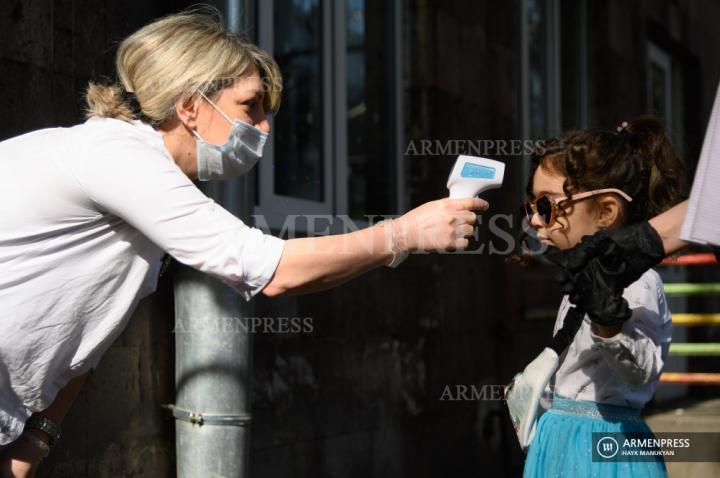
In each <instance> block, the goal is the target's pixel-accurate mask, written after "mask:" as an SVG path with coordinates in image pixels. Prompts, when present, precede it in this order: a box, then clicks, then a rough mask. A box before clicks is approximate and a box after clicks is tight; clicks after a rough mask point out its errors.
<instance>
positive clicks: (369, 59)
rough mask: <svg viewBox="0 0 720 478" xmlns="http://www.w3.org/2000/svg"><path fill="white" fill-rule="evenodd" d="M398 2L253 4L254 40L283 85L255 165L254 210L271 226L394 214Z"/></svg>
mask: <svg viewBox="0 0 720 478" xmlns="http://www.w3.org/2000/svg"><path fill="white" fill-rule="evenodd" d="M400 3H401V2H400V0H393V1H389V2H388V1H381V0H345V1H331V0H262V1H259V2H258V4H257V7H258V26H259V43H260V46H261V47H263V48H265V49H266V50H268V51H269V52H271V53H272V54H273V56H274V57H275V59H276V60H277V62H278V64H279V65H280V69H281V70H282V73H283V81H284V90H283V95H282V105H281V108H280V111H279V112H278V113H277V114H276V115H274V117H272V118H270V123H271V128H272V133H271V135H270V139H269V141H268V144H267V145H266V153H265V155H266V158H265V159H264V160H263V161H261V162H260V167H259V168H258V169H259V171H258V180H257V195H256V202H257V207H256V208H255V213H256V214H258V215H263V216H264V217H265V220H266V221H267V224H268V225H269V226H270V227H271V228H273V229H276V230H277V229H282V228H283V227H286V226H287V227H289V228H290V229H292V230H293V231H294V230H296V229H300V230H301V231H302V230H306V229H307V225H306V224H300V223H298V224H295V225H294V226H295V227H294V228H293V227H292V226H291V224H290V223H286V218H288V217H289V216H293V215H298V216H300V215H350V216H351V217H352V218H353V219H358V218H359V219H362V218H363V217H364V216H366V215H374V214H396V213H399V212H401V209H402V208H401V204H400V198H401V197H402V187H401V186H402V174H401V171H402V149H401V147H400V145H401V142H402V134H401V131H402V128H401V122H400V115H401V112H402V104H401V101H400V98H401V97H402V95H401V92H402V90H401V87H402V85H401V81H400V78H401V75H400V73H401V69H400V61H399V58H400V54H399V52H400V33H399V32H400V14H399V13H400V8H401V5H400ZM361 224H362V222H361ZM332 229H333V228H332V227H331V230H332ZM305 232H307V231H305Z"/></svg>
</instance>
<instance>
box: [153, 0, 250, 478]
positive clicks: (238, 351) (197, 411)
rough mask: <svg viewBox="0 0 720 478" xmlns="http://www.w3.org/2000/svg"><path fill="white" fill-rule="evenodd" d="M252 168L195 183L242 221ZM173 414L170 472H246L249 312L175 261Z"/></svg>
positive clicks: (233, 19) (236, 13)
mask: <svg viewBox="0 0 720 478" xmlns="http://www.w3.org/2000/svg"><path fill="white" fill-rule="evenodd" d="M245 6H246V5H245V2H244V1H242V0H237V1H232V0H227V1H226V2H224V5H221V8H222V7H224V10H225V11H224V13H225V18H226V21H227V25H228V28H229V29H231V30H234V31H237V30H238V29H239V28H240V25H241V24H242V23H243V18H244V17H243V14H244V12H245V11H246V9H245ZM252 186H253V181H252V175H250V176H249V177H245V178H242V179H240V180H234V181H224V182H211V183H203V184H202V185H201V189H202V190H203V192H204V193H205V194H206V195H207V196H208V197H210V198H212V199H214V200H215V201H216V202H217V203H219V204H221V205H222V206H223V207H224V208H226V209H227V210H228V211H230V212H232V213H233V214H235V215H236V216H238V217H239V218H241V219H242V220H244V221H246V222H247V221H248V218H249V217H250V216H251V214H252V210H253V204H254V194H253V193H252ZM174 286H175V325H176V326H175V334H176V335H175V362H176V363H175V383H176V389H177V396H176V403H175V404H174V405H170V406H168V407H167V408H170V409H171V410H172V412H173V415H174V417H175V424H176V430H175V436H176V450H177V476H178V477H180V478H197V477H201V476H202V477H232V478H244V477H246V476H248V454H249V433H250V429H249V425H250V403H249V390H250V377H251V370H252V369H251V357H252V355H251V352H252V341H251V337H250V336H249V335H248V334H247V329H245V328H244V327H242V325H243V324H244V321H243V318H245V317H250V316H252V314H253V304H252V303H251V302H250V303H248V302H245V301H244V300H243V299H242V298H241V297H240V296H239V295H237V294H236V293H235V292H234V291H233V290H232V289H231V288H230V287H228V286H227V285H225V284H223V283H222V282H220V281H218V280H216V279H213V278H211V277H209V276H207V275H205V274H203V273H201V272H198V271H196V270H194V269H191V268H188V267H183V268H181V270H179V271H178V273H177V274H176V277H175V285H174Z"/></svg>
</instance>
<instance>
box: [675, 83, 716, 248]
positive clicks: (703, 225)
mask: <svg viewBox="0 0 720 478" xmlns="http://www.w3.org/2000/svg"><path fill="white" fill-rule="evenodd" d="M719 184H720V86H719V87H718V92H717V94H716V95H715V103H714V105H713V109H712V114H711V115H710V121H709V122H708V127H707V130H705V140H704V141H703V147H702V152H701V153H700V160H699V161H698V166H697V170H696V171H695V179H694V180H693V186H692V192H691V193H690V202H689V203H688V208H687V212H686V213H685V220H684V222H683V226H682V230H681V232H680V238H681V239H683V240H684V241H688V242H696V243H699V244H713V245H715V246H720V187H719V186H718V185H719Z"/></svg>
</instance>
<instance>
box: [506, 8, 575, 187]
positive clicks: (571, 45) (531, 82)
mask: <svg viewBox="0 0 720 478" xmlns="http://www.w3.org/2000/svg"><path fill="white" fill-rule="evenodd" d="M520 14H521V28H520V32H521V45H522V52H521V59H522V65H521V78H522V87H521V95H522V97H521V101H520V103H521V105H522V112H521V113H522V137H523V139H526V140H527V139H529V140H533V141H534V140H542V139H546V138H548V137H551V136H554V135H557V134H559V133H560V132H562V131H563V130H566V129H572V128H584V127H587V121H588V120H587V65H586V63H587V53H586V52H587V27H586V18H587V14H586V0H522V1H521V9H520ZM526 164H527V167H526V168H524V171H523V175H522V177H521V181H522V187H521V195H523V196H524V194H525V184H527V181H528V179H529V178H528V175H529V162H526Z"/></svg>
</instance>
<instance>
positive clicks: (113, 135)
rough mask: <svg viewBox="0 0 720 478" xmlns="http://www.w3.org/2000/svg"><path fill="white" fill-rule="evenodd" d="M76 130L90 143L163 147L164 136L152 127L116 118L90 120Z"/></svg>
mask: <svg viewBox="0 0 720 478" xmlns="http://www.w3.org/2000/svg"><path fill="white" fill-rule="evenodd" d="M74 129H77V130H78V131H82V133H83V134H85V135H86V137H87V138H88V140H89V141H91V142H93V143H96V144H105V143H112V144H114V145H115V146H117V145H120V144H128V145H136V144H138V143H142V144H147V145H148V146H152V147H154V148H161V147H162V145H163V139H162V135H161V134H160V133H158V132H157V131H155V129H153V127H152V126H150V125H148V124H145V123H142V122H140V121H132V122H128V121H123V120H119V119H115V118H90V119H88V120H87V121H85V122H84V123H81V124H79V125H77V126H76V127H75V128H74Z"/></svg>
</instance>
